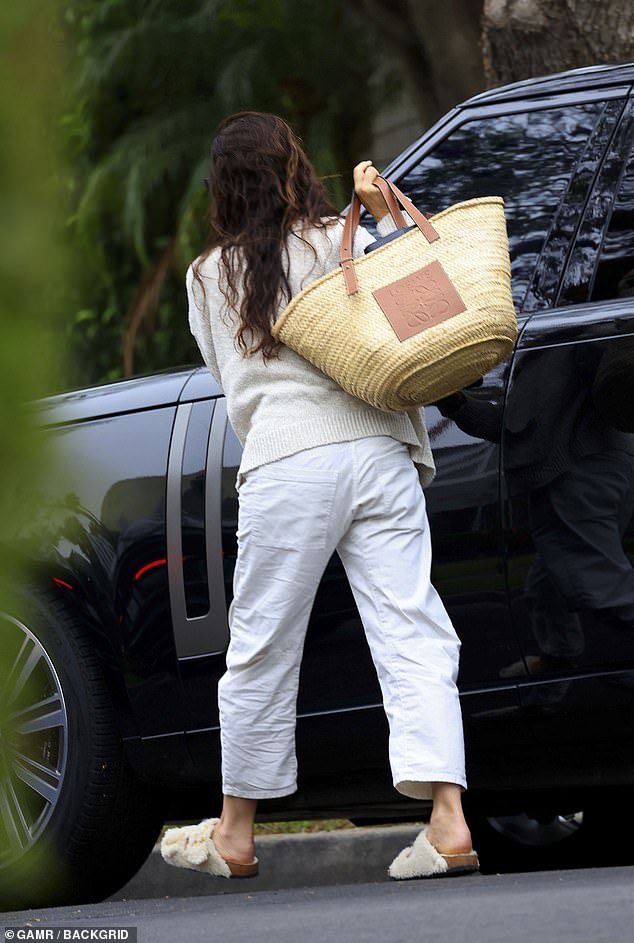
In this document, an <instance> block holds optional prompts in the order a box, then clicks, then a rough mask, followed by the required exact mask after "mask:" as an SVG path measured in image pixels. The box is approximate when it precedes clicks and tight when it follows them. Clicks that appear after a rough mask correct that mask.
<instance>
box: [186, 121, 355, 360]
mask: <svg viewBox="0 0 634 943" xmlns="http://www.w3.org/2000/svg"><path fill="white" fill-rule="evenodd" d="M207 185H208V190H209V223H210V240H209V243H208V245H207V247H206V248H205V250H204V251H203V252H202V254H201V255H200V256H199V257H198V259H197V260H196V262H195V263H194V266H193V271H194V276H195V278H196V279H197V280H198V281H199V282H200V284H201V286H202V288H203V291H204V284H203V280H202V278H201V274H200V267H201V265H202V263H203V262H204V260H205V259H206V258H207V256H208V255H209V253H210V252H211V251H212V250H213V249H216V248H220V250H221V253H220V272H221V279H220V286H221V289H222V291H223V293H224V295H225V298H226V299H227V304H228V305H229V307H230V308H231V309H232V310H234V311H236V310H237V306H238V298H239V293H240V290H242V301H241V304H240V308H239V310H238V311H237V313H238V316H239V324H238V329H237V331H236V344H237V348H238V349H239V350H240V351H242V353H243V354H244V355H246V356H251V355H253V354H257V353H261V354H262V356H263V357H264V360H265V361H266V360H268V359H269V358H270V357H272V356H274V355H275V354H276V351H277V348H278V347H279V344H278V342H277V341H276V340H275V339H274V338H273V336H272V334H271V326H272V324H273V323H274V321H275V317H276V315H277V311H278V308H279V306H280V304H281V303H282V302H284V303H286V302H288V301H290V298H291V291H290V287H289V283H288V277H287V274H286V271H285V268H284V250H285V248H286V243H287V239H288V238H289V236H290V233H291V229H292V228H293V226H294V225H295V224H296V223H297V222H298V221H299V220H301V221H302V225H306V226H317V227H323V228H325V227H326V226H327V225H328V220H326V219H324V217H333V216H335V217H337V216H339V213H338V211H337V210H336V209H335V207H334V206H333V205H332V203H331V202H330V199H329V197H328V194H327V192H326V188H325V186H324V184H323V183H322V181H321V180H319V178H318V177H317V174H316V172H315V169H314V167H313V165H312V164H311V162H310V160H309V159H308V157H307V156H306V154H305V153H304V150H303V149H302V146H301V143H300V141H299V139H298V138H297V137H296V135H295V134H294V132H293V130H292V128H291V127H290V125H288V124H287V123H286V121H284V120H283V119H282V118H279V117H277V115H271V114H266V113H262V112H255V111H242V112H239V113H238V114H235V115H231V116H230V117H228V118H225V120H224V121H222V122H221V124H220V125H219V126H218V129H217V131H216V135H215V137H214V141H213V144H212V147H211V166H210V175H209V179H208V181H207ZM297 235H298V236H299V238H302V236H301V232H300V233H298V234H297ZM309 245H310V243H309Z"/></svg>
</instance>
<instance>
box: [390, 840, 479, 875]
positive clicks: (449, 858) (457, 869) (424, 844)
mask: <svg viewBox="0 0 634 943" xmlns="http://www.w3.org/2000/svg"><path fill="white" fill-rule="evenodd" d="M478 869H479V863H478V856H477V855H476V853H475V851H471V852H469V853H468V854H462V855H441V854H440V852H439V851H437V850H436V848H434V846H433V845H432V843H431V842H430V841H429V839H428V838H427V829H426V828H424V829H423V830H422V832H421V833H420V834H419V835H417V836H416V840H415V841H414V844H413V845H410V846H409V847H408V848H404V849H403V851H401V852H400V853H399V854H398V855H397V856H396V858H395V859H394V861H393V862H392V864H391V865H390V866H389V868H388V870H387V873H388V874H389V876H390V877H391V878H393V879H394V880H396V881H404V880H408V879H410V878H429V877H448V876H449V875H453V874H470V873H471V872H473V871H477V870H478Z"/></svg>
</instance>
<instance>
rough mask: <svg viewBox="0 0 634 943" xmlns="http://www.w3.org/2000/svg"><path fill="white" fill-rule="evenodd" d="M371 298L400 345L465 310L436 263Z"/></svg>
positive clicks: (451, 285)
mask: <svg viewBox="0 0 634 943" xmlns="http://www.w3.org/2000/svg"><path fill="white" fill-rule="evenodd" d="M372 294H373V295H374V297H375V298H376V300H377V301H378V303H379V305H380V306H381V308H382V310H383V313H384V314H385V316H386V318H387V319H388V321H389V322H390V324H391V325H392V327H393V328H394V331H395V333H396V336H397V337H398V339H399V340H400V341H405V340H407V338H408V337H413V336H414V335H415V334H419V333H420V332H421V331H424V330H426V329H427V328H428V327H432V326H433V325H434V324H440V322H441V321H446V320H447V318H452V317H453V316H454V315H456V314H460V312H461V311H466V310H467V306H466V305H465V303H464V302H463V300H462V298H461V297H460V295H459V294H458V292H457V291H456V289H455V287H454V285H453V283H452V281H451V279H450V278H449V276H448V275H447V273H446V272H445V270H444V268H443V267H442V265H441V264H440V262H431V263H430V264H429V265H426V266H425V267H424V268H421V269H419V270H418V271H417V272H412V274H411V275H406V276H405V278H399V279H398V281H396V282H392V283H391V284H390V285H384V286H383V288H377V289H376V290H375V291H373V292H372Z"/></svg>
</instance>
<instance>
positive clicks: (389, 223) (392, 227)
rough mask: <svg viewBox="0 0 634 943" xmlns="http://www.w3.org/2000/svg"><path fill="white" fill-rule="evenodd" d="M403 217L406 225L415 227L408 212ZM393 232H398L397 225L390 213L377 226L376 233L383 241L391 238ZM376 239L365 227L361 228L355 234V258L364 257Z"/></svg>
mask: <svg viewBox="0 0 634 943" xmlns="http://www.w3.org/2000/svg"><path fill="white" fill-rule="evenodd" d="M403 217H404V219H405V223H406V224H407V225H408V226H413V225H414V220H413V219H411V218H410V217H409V216H408V214H407V213H406V212H403ZM391 232H396V223H395V222H394V220H393V219H392V217H391V216H390V214H389V213H388V214H387V215H386V216H384V217H383V218H382V219H380V220H379V221H378V223H377V224H376V233H377V237H378V238H379V239H381V238H382V237H383V236H389V234H390V233H391ZM375 239H376V237H375V236H373V235H372V233H370V232H368V230H367V229H365V228H364V227H363V226H359V227H358V229H357V231H356V233H355V234H354V246H353V253H352V254H353V256H354V258H355V259H357V258H359V257H360V256H362V255H363V254H364V252H365V249H366V246H369V245H370V244H371V243H373V242H374V241H375Z"/></svg>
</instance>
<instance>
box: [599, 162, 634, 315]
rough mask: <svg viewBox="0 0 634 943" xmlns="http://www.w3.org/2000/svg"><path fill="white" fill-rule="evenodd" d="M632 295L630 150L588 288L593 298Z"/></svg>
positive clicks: (633, 178)
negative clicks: (593, 276)
mask: <svg viewBox="0 0 634 943" xmlns="http://www.w3.org/2000/svg"><path fill="white" fill-rule="evenodd" d="M631 295H634V150H631V151H630V156H629V159H628V161H627V163H626V165H625V167H624V173H623V177H622V178H621V183H620V186H619V189H618V191H617V194H616V199H615V201H614V207H613V210H612V215H611V217H610V223H609V226H608V231H607V234H606V238H605V240H604V243H603V246H602V249H601V253H600V256H599V265H598V267H597V273H596V277H595V281H594V289H593V292H592V298H593V300H599V299H606V298H622V297H624V296H631Z"/></svg>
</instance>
